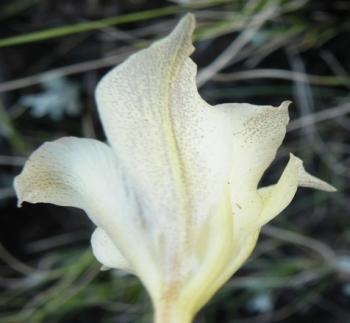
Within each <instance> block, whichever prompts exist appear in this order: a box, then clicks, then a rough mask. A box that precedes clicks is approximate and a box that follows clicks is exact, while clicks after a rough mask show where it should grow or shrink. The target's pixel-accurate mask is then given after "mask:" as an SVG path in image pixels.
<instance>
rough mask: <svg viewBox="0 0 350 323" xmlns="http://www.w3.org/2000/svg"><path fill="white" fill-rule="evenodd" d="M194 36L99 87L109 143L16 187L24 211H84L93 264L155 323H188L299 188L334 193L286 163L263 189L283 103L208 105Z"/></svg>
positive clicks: (43, 156) (63, 148)
mask: <svg viewBox="0 0 350 323" xmlns="http://www.w3.org/2000/svg"><path fill="white" fill-rule="evenodd" d="M194 26H195V19H194V17H193V15H191V14H188V15H186V16H185V17H184V18H183V19H182V20H181V21H180V23H179V24H178V26H177V27H176V28H175V29H174V30H173V31H172V33H171V34H170V35H169V36H167V37H166V38H164V39H162V40H160V41H157V42H155V43H154V44H153V45H151V46H150V47H149V48H147V49H144V50H141V51H139V52H137V53H136V54H134V55H132V56H130V57H129V58H128V59H127V60H126V61H125V62H124V63H122V64H120V65H119V66H117V67H116V68H114V69H112V70H111V71H110V72H109V73H108V74H107V75H106V76H105V77H104V78H103V79H102V80H101V81H100V82H99V84H98V86H97V90H96V100H97V105H98V110H99V115H100V117H101V120H102V124H103V126H104V130H105V132H106V135H107V138H108V144H105V143H102V142H99V141H97V140H93V139H81V138H74V137H65V138H61V139H58V140H56V141H53V142H49V143H45V144H43V145H42V146H41V147H39V148H38V149H37V150H36V151H35V152H34V153H33V154H32V155H31V156H30V157H29V160H28V161H27V162H26V164H25V166H24V169H23V171H22V173H21V174H20V175H18V176H17V177H16V179H15V189H16V192H17V195H18V199H19V205H21V204H22V202H23V201H27V202H31V203H38V202H44V203H53V204H57V205H62V206H73V207H77V208H81V209H83V210H85V212H86V214H87V215H88V216H89V218H90V219H91V220H92V221H93V223H94V224H95V225H96V230H95V232H94V233H93V234H92V238H91V244H92V249H93V253H94V255H95V256H96V258H97V260H98V261H100V262H101V264H102V265H103V266H104V267H107V268H116V269H121V270H124V271H127V272H130V273H133V274H135V275H137V276H138V277H139V278H140V280H141V281H142V283H143V285H144V286H145V287H146V289H147V291H148V292H149V294H150V297H151V299H152V302H153V305H154V309H155V322H157V323H189V322H192V320H193V317H194V316H195V314H196V313H197V312H198V310H199V309H200V308H201V307H202V306H203V305H204V304H205V303H207V302H208V300H209V299H210V298H211V297H212V296H213V294H214V293H215V292H216V291H217V290H218V289H219V288H220V287H221V286H222V285H223V284H224V283H225V282H226V281H227V280H228V279H229V277H230V276H231V275H232V274H233V273H234V272H235V271H236V270H237V269H238V268H239V267H241V266H242V264H243V263H244V261H245V260H246V259H247V257H248V256H249V255H250V254H251V252H252V250H253V248H254V246H255V244H256V240H257V238H258V235H259V232H260V229H261V227H262V226H263V225H264V224H265V223H267V222H268V221H270V220H271V219H273V218H274V217H275V216H276V215H278V214H279V213H280V212H281V211H282V210H283V209H284V208H285V207H286V206H287V205H288V204H289V203H290V202H291V200H292V198H293V197H294V195H295V192H296V190H297V187H298V186H304V187H311V188H315V189H320V190H325V191H334V190H335V189H334V188H333V187H332V186H331V185H329V184H327V183H325V182H323V181H321V180H319V179H317V178H316V177H314V176H312V175H310V174H308V173H307V172H306V171H305V170H304V168H303V164H302V161H301V160H300V159H299V158H297V157H295V156H293V155H290V159H289V162H288V164H287V166H286V168H285V169H284V171H283V173H282V175H281V177H280V179H279V180H278V182H277V183H276V184H274V185H271V186H268V187H263V188H258V184H259V181H260V180H261V177H262V175H263V173H264V172H265V170H266V169H267V167H268V166H269V165H270V164H271V162H272V160H273V159H274V158H275V155H276V151H277V149H278V147H279V146H280V145H281V143H282V140H283V138H284V136H285V133H286V126H287V124H288V121H289V117H288V109H287V108H288V104H289V102H284V103H282V104H281V106H279V107H272V106H256V105H251V104H237V103H229V104H220V105H217V106H210V105H209V104H208V103H206V102H205V101H204V100H203V99H202V98H201V97H200V95H199V94H198V91H197V87H196V82H195V77H196V65H195V64H194V62H193V61H192V60H191V59H190V58H189V55H190V54H191V53H192V51H193V46H192V42H191V36H192V32H193V29H194Z"/></svg>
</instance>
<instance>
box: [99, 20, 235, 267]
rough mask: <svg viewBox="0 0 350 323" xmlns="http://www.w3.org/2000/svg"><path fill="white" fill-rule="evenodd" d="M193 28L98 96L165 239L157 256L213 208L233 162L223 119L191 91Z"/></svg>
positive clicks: (123, 72) (138, 57) (116, 73)
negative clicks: (231, 161)
mask: <svg viewBox="0 0 350 323" xmlns="http://www.w3.org/2000/svg"><path fill="white" fill-rule="evenodd" d="M194 24H195V22H194V17H193V16H192V15H187V16H186V17H185V18H184V19H182V20H181V22H180V23H179V25H178V26H177V27H176V28H175V29H174V31H173V32H172V33H171V34H170V35H169V36H168V37H166V38H164V39H162V40H160V41H158V42H156V43H155V44H153V45H152V46H151V47H149V48H147V49H145V50H142V51H140V52H138V53H136V54H134V55H132V56H131V57H130V58H129V59H128V60H127V61H125V62H124V63H123V64H121V65H119V66H118V67H116V68H115V69H113V70H112V71H110V72H109V73H108V74H107V75H106V76H105V77H104V78H103V79H102V81H101V82H100V83H99V85H98V87H97V90H96V100H97V104H98V108H99V112H100V116H101V119H102V122H103V124H104V128H105V131H106V134H107V137H108V139H109V142H110V144H111V145H112V147H113V149H114V150H115V152H116V155H117V156H118V159H119V160H120V161H121V163H122V164H123V167H124V169H125V171H126V174H127V176H128V177H129V178H130V179H131V181H132V183H133V186H134V187H136V189H137V191H138V198H139V201H140V203H141V205H142V209H143V213H144V214H145V216H146V217H148V219H149V221H154V222H156V223H157V225H156V226H153V227H158V228H160V232H161V233H160V234H163V235H164V236H167V239H165V240H166V241H165V243H164V244H163V246H164V250H172V252H170V253H167V252H166V251H164V252H163V253H164V254H168V255H171V257H172V255H174V254H175V255H176V254H178V253H179V252H180V251H179V250H177V251H176V250H175V249H176V248H185V244H186V243H188V241H191V239H189V238H188V237H189V235H190V231H191V230H192V228H193V227H195V225H196V223H197V222H200V221H201V219H202V218H206V217H207V216H208V215H209V214H210V213H211V211H212V209H213V208H214V207H216V203H217V201H218V200H219V198H218V196H220V194H221V193H222V191H223V189H224V185H223V183H224V181H226V179H227V176H228V171H229V162H230V156H231V155H230V149H231V148H230V145H229V144H228V143H229V142H230V136H231V133H232V131H231V127H230V124H229V120H228V119H227V118H226V116H225V115H224V114H223V113H221V112H219V111H218V110H216V109H214V108H213V107H211V106H209V105H208V104H207V103H206V102H204V101H203V100H202V99H201V97H200V96H199V94H198V91H197V88H196V84H195V76H196V65H195V64H194V63H193V62H192V60H191V59H190V58H189V57H188V56H189V55H190V54H191V53H192V51H193V46H192V43H191V36H192V32H193V28H194ZM163 240H164V239H163ZM175 242H176V246H175V245H173V244H174V243H175ZM167 244H169V245H167ZM186 248H187V249H188V248H189V246H188V244H187V246H186ZM165 261H166V262H168V260H166V259H165ZM169 266H170V267H174V266H173V264H170V265H169Z"/></svg>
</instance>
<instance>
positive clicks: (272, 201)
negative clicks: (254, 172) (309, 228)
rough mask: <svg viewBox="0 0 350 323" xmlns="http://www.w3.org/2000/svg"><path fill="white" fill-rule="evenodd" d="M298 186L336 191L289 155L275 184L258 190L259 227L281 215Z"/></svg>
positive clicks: (298, 159) (297, 159) (298, 160)
mask: <svg viewBox="0 0 350 323" xmlns="http://www.w3.org/2000/svg"><path fill="white" fill-rule="evenodd" d="M298 186H302V187H310V188H315V189H318V190H322V191H327V192H334V191H336V189H335V188H334V187H333V186H331V185H329V184H328V183H326V182H324V181H322V180H320V179H318V178H316V177H315V176H312V175H310V174H309V173H307V172H306V171H305V169H304V167H303V162H302V160H301V159H300V158H298V157H296V156H294V155H292V154H290V159H289V162H288V164H287V166H286V168H285V170H284V171H283V174H282V175H281V177H280V179H279V181H278V182H277V184H275V185H271V186H268V187H263V188H260V189H259V195H260V196H261V198H262V200H263V210H262V213H261V215H260V216H259V221H258V222H259V225H263V224H265V223H267V222H269V221H270V220H271V219H273V218H274V217H275V216H277V215H278V214H279V213H281V212H282V211H283V210H284V209H285V208H286V207H287V206H288V205H289V203H290V202H291V201H292V199H293V197H294V195H295V193H296V191H297V188H298Z"/></svg>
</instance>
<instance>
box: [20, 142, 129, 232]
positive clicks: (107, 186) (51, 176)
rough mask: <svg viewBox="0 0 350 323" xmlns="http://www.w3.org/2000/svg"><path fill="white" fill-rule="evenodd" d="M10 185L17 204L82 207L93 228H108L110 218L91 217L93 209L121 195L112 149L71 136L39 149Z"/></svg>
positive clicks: (118, 175)
mask: <svg viewBox="0 0 350 323" xmlns="http://www.w3.org/2000/svg"><path fill="white" fill-rule="evenodd" d="M14 185H15V190H16V193H17V197H18V203H19V205H21V204H22V202H24V201H26V202H30V203H52V204H57V205H61V206H73V207H78V208H82V209H85V210H86V211H87V212H88V214H89V216H91V220H92V221H93V222H94V223H95V224H97V225H103V224H105V225H108V224H109V223H110V222H109V220H110V219H108V218H102V217H103V215H102V214H99V218H97V217H95V215H94V212H93V209H96V208H99V206H101V207H104V208H106V207H109V206H110V205H111V201H113V200H115V199H116V198H118V195H121V194H123V192H124V187H123V186H122V181H121V172H120V170H119V169H118V168H117V161H116V158H115V156H114V153H113V151H112V149H111V148H110V147H108V146H107V145H106V144H104V143H102V142H99V141H97V140H93V139H83V138H75V137H64V138H61V139H58V140H56V141H53V142H47V143H44V144H43V145H42V146H40V147H39V148H38V149H37V150H36V151H34V153H32V155H31V156H30V157H29V159H28V161H27V162H26V164H25V166H24V168H23V171H22V173H21V174H19V175H18V176H17V177H16V178H15V182H14Z"/></svg>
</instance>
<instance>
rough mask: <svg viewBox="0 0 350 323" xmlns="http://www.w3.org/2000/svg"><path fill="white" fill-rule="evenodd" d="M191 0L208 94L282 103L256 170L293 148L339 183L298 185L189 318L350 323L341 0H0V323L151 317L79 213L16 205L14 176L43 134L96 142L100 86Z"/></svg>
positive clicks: (271, 175)
mask: <svg viewBox="0 0 350 323" xmlns="http://www.w3.org/2000/svg"><path fill="white" fill-rule="evenodd" d="M188 11H191V12H193V13H195V15H196V17H197V22H198V23H197V30H196V34H195V40H196V41H195V45H196V48H197V50H196V52H195V54H194V55H193V59H194V60H195V61H196V62H197V64H198V65H199V76H198V81H199V84H200V93H201V94H202V96H203V97H204V98H205V99H206V100H207V101H208V102H209V103H211V104H217V103H221V102H250V103H255V104H271V105H279V104H280V102H281V101H283V100H287V99H289V100H292V101H293V102H294V104H293V105H292V107H291V110H290V114H291V117H292V121H291V124H290V127H289V131H288V133H287V138H286V140H285V143H284V145H283V147H282V148H281V149H280V151H279V155H278V158H277V160H276V162H275V163H274V164H273V166H272V168H271V169H270V171H269V172H268V173H267V174H266V176H265V178H264V180H263V181H264V182H266V183H271V182H273V181H274V180H276V179H277V178H278V176H279V174H280V172H281V169H282V166H283V165H284V164H285V162H286V160H287V158H288V153H289V152H290V151H292V152H293V153H295V154H296V155H298V156H300V157H301V158H302V159H303V160H304V161H305V165H306V168H307V169H308V170H309V171H310V172H312V173H314V174H317V175H318V176H319V177H321V178H323V179H325V180H328V181H329V182H330V183H332V184H333V185H335V186H336V187H337V188H338V189H339V191H338V192H337V193H335V194H328V193H323V192H318V191H313V190H306V189H300V190H299V191H298V193H297V196H296V198H295V200H294V201H293V203H292V205H291V206H290V207H289V208H288V209H287V210H286V211H284V212H283V214H282V215H280V216H279V217H278V218H277V219H275V220H274V221H273V222H272V224H269V225H268V226H266V228H265V229H264V231H263V234H262V236H261V238H260V241H259V243H258V246H257V248H256V251H255V253H254V254H253V256H252V257H251V258H250V260H249V261H248V262H247V264H246V265H245V266H244V267H243V268H242V269H241V270H240V271H239V272H238V273H237V274H236V276H235V277H234V278H233V279H232V280H231V281H229V282H228V283H227V284H226V285H225V286H224V287H223V288H222V289H221V290H220V292H219V293H217V295H216V296H215V298H214V299H213V300H212V301H211V302H210V303H209V304H208V305H207V306H206V307H205V309H204V310H203V311H202V312H201V313H200V314H199V316H198V318H197V322H198V323H199V322H203V323H204V322H207V323H214V322H235V323H236V322H237V323H238V322H249V323H253V322H282V321H283V322H288V323H292V322H299V323H300V322H308V323H310V322H318V323H326V322H332V323H333V322H341V323H344V322H350V252H349V242H350V219H349V209H350V200H349V197H348V195H347V193H348V190H349V180H350V178H349V177H350V172H349V163H350V154H349V153H350V140H349V129H350V119H349V113H350V97H349V89H350V77H349V74H348V73H349V71H350V58H349V57H350V55H349V49H350V35H349V29H350V19H349V18H350V2H349V1H345V0H344V1H340V0H334V1H322V0H320V1H311V0H309V1H308V0H305V1H299V0H296V1H283V0H270V1H267V0H251V1H235V0H232V1H213V0H212V1H178V2H176V1H173V2H170V1H153V0H152V1H146V0H134V1H132V0H130V1H127V0H124V1H119V0H113V1H112V0H106V1H102V0H84V1H83V0H82V1H53V0H51V1H50V0H46V1H45V0H12V1H4V0H2V1H0V240H1V245H0V291H1V292H0V322H3V323H10V322H18V323H21V322H31V323H32V322H33V323H39V322H45V323H46V322H47V323H55V322H57V323H71V322H74V323H79V322H94V323H99V322H101V323H102V322H103V323H108V322H109V323H112V322H125V323H126V322H150V321H151V308H150V303H149V300H148V297H147V295H146V294H145V292H144V290H143V289H142V287H141V286H140V285H139V282H138V280H137V279H135V278H134V277H132V276H125V275H123V274H120V273H118V272H113V271H109V272H99V265H98V263H97V262H96V261H95V260H94V258H93V256H92V254H91V251H90V248H89V238H90V234H91V232H92V230H93V227H92V225H91V223H90V222H89V221H88V219H87V217H86V216H85V215H84V214H83V213H82V212H80V211H79V210H75V209H69V208H60V207H55V206H53V205H29V204H26V205H25V206H24V207H22V208H21V209H17V208H16V199H15V196H14V191H13V188H12V181H13V177H14V176H15V175H16V174H18V173H19V172H20V170H21V167H22V166H23V163H24V161H25V160H26V157H27V156H28V155H29V153H30V152H31V151H33V150H34V149H35V148H36V147H38V146H39V145H40V144H41V143H42V142H44V141H47V140H53V139H55V138H59V137H62V136H65V135H75V136H81V137H95V138H98V139H101V140H103V139H104V138H105V137H104V134H103V132H102V127H101V124H100V122H99V119H98V116H97V113H96V108H95V103H94V88H95V86H96V83H97V82H98V80H99V79H100V77H101V76H102V75H103V74H104V73H105V72H106V71H107V70H108V68H109V67H110V66H114V65H115V64H117V63H119V62H120V61H122V60H124V59H125V58H126V57H127V56H128V55H130V54H131V53H133V52H135V51H136V50H138V49H140V48H143V47H144V46H147V44H149V43H150V42H151V41H153V40H155V39H158V38H160V37H162V36H164V35H166V34H167V33H168V32H169V31H170V30H171V29H172V28H173V26H174V25H175V24H176V22H177V21H178V20H179V18H180V17H181V16H182V15H183V14H184V13H185V12H188ZM109 17H113V18H112V19H111V20H105V18H109ZM96 21H98V22H99V23H96ZM35 31H43V32H42V33H34V34H33V33H32V32H35ZM17 35H22V36H23V37H15V38H13V36H17ZM9 37H10V38H9Z"/></svg>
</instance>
